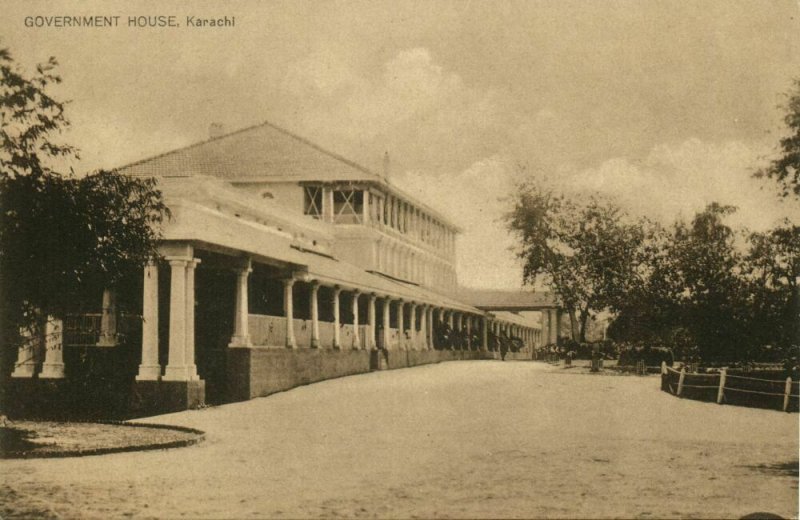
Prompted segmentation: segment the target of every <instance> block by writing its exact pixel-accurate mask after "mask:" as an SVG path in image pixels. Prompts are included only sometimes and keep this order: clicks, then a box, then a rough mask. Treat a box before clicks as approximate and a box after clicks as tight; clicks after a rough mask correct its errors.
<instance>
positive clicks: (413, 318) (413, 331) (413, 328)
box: [408, 302, 418, 350]
mask: <svg viewBox="0 0 800 520" xmlns="http://www.w3.org/2000/svg"><path fill="white" fill-rule="evenodd" d="M410 311H411V312H409V314H408V320H409V324H408V330H409V331H410V333H409V336H411V339H410V342H411V345H410V347H411V348H410V349H411V350H417V348H418V345H417V304H415V303H413V302H412V303H411V307H410Z"/></svg>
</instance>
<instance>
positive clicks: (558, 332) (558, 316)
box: [553, 309, 561, 343]
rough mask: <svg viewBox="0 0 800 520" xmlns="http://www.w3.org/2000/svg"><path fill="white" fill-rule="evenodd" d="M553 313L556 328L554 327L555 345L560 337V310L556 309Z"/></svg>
mask: <svg viewBox="0 0 800 520" xmlns="http://www.w3.org/2000/svg"><path fill="white" fill-rule="evenodd" d="M553 312H554V314H555V316H556V326H555V329H556V330H555V333H556V339H555V343H558V338H560V337H561V309H556V310H555V311H553Z"/></svg>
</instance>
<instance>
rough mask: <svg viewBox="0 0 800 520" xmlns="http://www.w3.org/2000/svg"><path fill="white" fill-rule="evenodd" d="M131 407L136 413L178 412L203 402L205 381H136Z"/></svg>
mask: <svg viewBox="0 0 800 520" xmlns="http://www.w3.org/2000/svg"><path fill="white" fill-rule="evenodd" d="M134 389H135V392H134V393H135V395H134V402H133V403H132V404H131V408H132V409H133V410H134V411H135V412H136V414H137V415H139V416H141V415H154V414H159V413H169V412H179V411H181V410H189V409H192V408H199V407H201V406H203V405H204V404H205V399H206V382H205V381H203V380H202V379H200V380H197V381H163V380H162V381H136V383H135V386H134Z"/></svg>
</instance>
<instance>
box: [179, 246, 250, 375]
mask: <svg viewBox="0 0 800 520" xmlns="http://www.w3.org/2000/svg"><path fill="white" fill-rule="evenodd" d="M199 263H200V260H199V259H197V258H193V259H192V260H189V262H188V263H187V264H186V351H185V352H186V353H185V354H184V355H185V360H186V375H187V378H188V379H189V380H190V381H197V380H198V379H200V377H199V376H198V375H197V365H196V364H195V358H194V270H195V268H196V267H197V264H199ZM244 294H245V297H244V298H245V302H244V303H245V307H244V313H245V320H244V323H245V333H247V281H246V280H245V291H244ZM248 342H249V335H248Z"/></svg>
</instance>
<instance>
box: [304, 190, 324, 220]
mask: <svg viewBox="0 0 800 520" xmlns="http://www.w3.org/2000/svg"><path fill="white" fill-rule="evenodd" d="M303 213H304V214H306V215H311V216H312V217H314V218H319V219H321V218H322V187H321V186H306V187H305V202H304V204H303Z"/></svg>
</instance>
